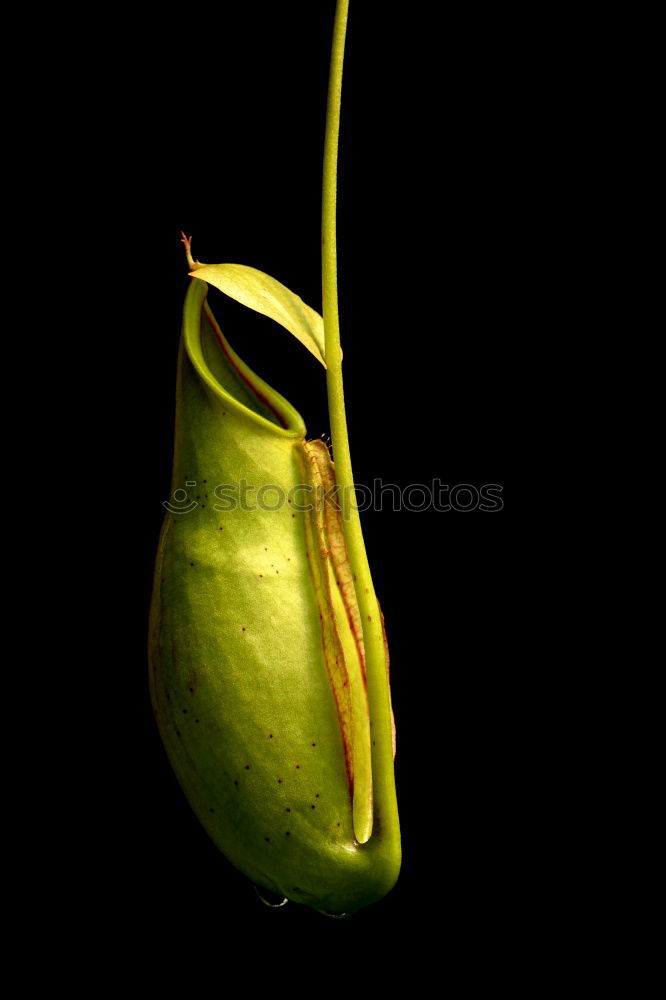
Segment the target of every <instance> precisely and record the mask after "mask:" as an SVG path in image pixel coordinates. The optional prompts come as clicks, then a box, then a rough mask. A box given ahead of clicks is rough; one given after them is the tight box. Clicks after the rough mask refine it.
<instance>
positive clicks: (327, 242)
mask: <svg viewBox="0 0 666 1000" xmlns="http://www.w3.org/2000/svg"><path fill="white" fill-rule="evenodd" d="M348 11H349V0H338V3H337V7H336V11H335V25H334V29H333V47H332V51H331V69H330V76H329V88H328V105H327V110H326V139H325V144H324V184H323V200H322V286H323V314H324V332H325V338H326V365H327V369H326V383H327V388H328V410H329V416H330V421H331V439H332V444H333V458H334V460H335V474H336V479H337V482H338V484H339V485H340V487H341V489H340V493H341V495H342V504H343V524H344V532H345V541H346V545H347V553H348V556H349V562H350V565H351V570H352V574H353V577H354V581H355V587H356V596H357V600H358V606H359V611H360V613H361V620H362V623H363V642H364V646H365V659H366V674H367V681H368V701H369V705H370V724H371V726H372V740H373V747H372V778H373V793H374V802H375V819H376V820H377V819H379V820H380V829H381V835H382V837H384V836H394V837H396V836H399V827H398V810H397V804H396V796H395V782H394V777H393V749H392V735H391V709H390V696H389V686H388V677H387V664H386V651H385V647H384V635H383V629H382V622H381V614H380V611H379V604H378V603H377V597H376V596H375V590H374V587H373V584H372V577H371V575H370V567H369V565H368V557H367V554H366V551H365V543H364V541H363V532H362V530H361V520H360V517H359V513H358V507H357V504H356V503H355V502H354V498H355V494H354V476H353V473H352V465H351V457H350V453H349V435H348V432H347V417H346V413H345V399H344V389H343V382H342V350H341V347H340V321H339V316H338V285H337V245H336V203H337V167H338V135H339V131H340V99H341V94H342V67H343V61H344V50H345V36H346V32H347V15H348Z"/></svg>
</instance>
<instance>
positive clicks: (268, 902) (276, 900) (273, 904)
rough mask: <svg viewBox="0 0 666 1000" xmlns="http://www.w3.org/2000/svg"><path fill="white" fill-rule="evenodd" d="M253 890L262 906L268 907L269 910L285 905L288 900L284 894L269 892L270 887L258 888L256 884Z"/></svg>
mask: <svg viewBox="0 0 666 1000" xmlns="http://www.w3.org/2000/svg"><path fill="white" fill-rule="evenodd" d="M254 891H255V892H256V894H257V896H258V897H259V899H260V900H261V902H262V903H263V904H264V906H268V907H270V909H271V910H279V909H280V907H281V906H286V904H287V903H288V902H289V900H288V899H287V897H286V896H279V895H278V894H277V893H275V892H271V891H270V889H264V888H261V889H260V888H259V886H258V885H255V886H254Z"/></svg>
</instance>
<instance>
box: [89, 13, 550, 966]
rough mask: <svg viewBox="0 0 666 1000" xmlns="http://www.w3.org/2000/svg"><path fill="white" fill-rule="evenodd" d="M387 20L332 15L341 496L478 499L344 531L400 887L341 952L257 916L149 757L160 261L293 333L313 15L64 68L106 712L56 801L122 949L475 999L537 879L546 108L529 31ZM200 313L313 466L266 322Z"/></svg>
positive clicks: (316, 101)
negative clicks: (471, 489) (220, 266)
mask: <svg viewBox="0 0 666 1000" xmlns="http://www.w3.org/2000/svg"><path fill="white" fill-rule="evenodd" d="M387 11H388V9H387V8H384V5H377V4H363V3H361V2H359V0H352V11H351V15H350V21H349V34H348V45H347V57H346V65H345V80H344V91H343V116H342V132H341V147H340V181H339V200H340V208H339V216H338V231H339V265H340V274H339V282H340V307H341V323H342V338H343V349H344V353H345V380H346V381H345V387H346V396H347V410H348V420H349V424H350V437H351V449H352V459H353V463H354V471H355V478H356V480H357V481H358V482H360V483H369V484H371V483H372V481H373V480H374V479H375V478H380V477H381V478H382V479H383V480H384V481H385V482H391V483H397V484H399V485H402V486H405V485H408V484H410V483H425V484H429V483H430V482H431V481H432V480H433V479H434V478H439V479H441V481H442V482H443V483H445V484H449V485H455V484H457V483H469V484H473V485H476V486H477V487H479V486H481V485H482V484H485V483H495V484H500V485H501V486H502V488H503V494H502V496H503V501H504V508H503V509H502V510H501V511H496V512H492V513H490V512H480V511H470V512H467V513H463V512H459V511H458V512H457V511H449V512H433V511H429V512H421V513H410V512H399V513H394V512H392V511H391V510H390V509H389V510H385V511H382V512H375V513H368V514H366V515H364V517H363V526H364V532H365V537H366V544H367V548H368V553H369V558H370V564H371V567H372V570H373V575H374V579H375V582H376V588H377V591H378V595H379V598H380V601H381V604H382V607H383V610H384V614H385V617H386V623H387V631H388V638H389V644H390V651H391V675H392V691H393V700H394V706H395V712H396V720H397V728H398V756H397V760H396V775H397V783H398V795H399V803H400V807H401V819H402V830H403V847H404V866H403V872H402V875H401V878H400V881H399V883H398V885H397V887H396V888H395V889H394V891H393V892H392V893H391V894H390V896H388V897H387V898H386V899H385V900H384V901H383V902H381V903H379V904H377V905H375V906H373V907H372V908H370V909H368V910H367V911H364V912H362V913H360V914H358V915H357V916H355V917H354V918H353V919H352V920H348V921H330V920H327V919H326V918H324V917H322V916H320V915H318V914H316V913H313V912H310V911H308V910H306V909H304V908H301V907H298V906H294V905H293V904H290V905H289V906H288V907H285V908H284V909H282V910H276V911H272V910H268V909H266V908H265V907H264V906H263V905H262V904H261V903H260V902H259V901H258V900H257V899H256V897H255V895H254V893H253V890H252V887H251V885H250V884H249V883H248V882H247V880H246V879H245V878H244V877H242V876H241V875H240V874H238V873H237V872H236V871H235V870H234V869H233V868H232V867H231V866H230V865H229V864H228V863H227V862H226V860H225V859H224V858H223V857H222V856H221V855H220V854H219V853H218V852H217V850H216V849H215V848H214V847H213V845H212V844H211V843H210V842H209V841H208V839H207V837H206V835H205V834H204V833H203V831H202V830H201V829H200V828H199V825H198V823H197V821H196V819H195V818H194V816H193V815H192V814H191V812H190V810H189V807H188V805H187V803H186V802H185V799H184V797H183V796H182V793H181V792H180V790H179V788H178V786H177V783H176V780H175V778H174V777H173V775H172V773H171V771H170V768H169V765H168V763H167V760H166V757H165V755H164V753H163V750H162V748H161V744H160V742H159V737H158V734H157V730H156V727H155V724H154V721H153V718H152V714H151V710H150V705H149V700H148V690H147V667H146V660H145V646H146V619H147V613H148V604H149V599H150V587H151V582H152V581H151V576H152V563H153V559H154V554H155V548H156V544H157V538H158V533H159V528H160V524H161V520H162V512H163V511H162V506H161V504H162V501H163V500H164V499H166V498H167V497H168V491H169V479H170V462H171V447H172V435H173V416H174V412H173V406H174V401H173V392H174V380H175V368H176V352H177V345H178V338H179V330H180V314H181V308H182V301H183V297H184V294H185V291H186V287H187V280H188V279H187V276H186V268H185V262H184V256H183V248H182V246H181V244H180V242H179V233H180V230H181V229H184V230H185V231H186V232H187V233H188V234H192V235H193V238H194V244H193V250H194V254H195V256H196V257H198V258H199V259H201V260H204V261H206V262H209V263H216V262H222V261H233V262H238V263H244V264H250V265H252V266H255V267H258V268H260V269H261V270H264V271H267V272H268V273H269V274H272V275H274V276H275V277H277V278H278V279H279V280H281V281H282V282H284V283H285V284H286V285H287V286H289V287H290V288H292V289H293V290H294V291H296V292H297V293H299V294H300V295H301V296H302V297H303V298H304V299H305V301H307V302H308V303H310V304H311V305H313V306H314V307H315V308H318V309H319V308H320V306H321V291H320V255H319V238H320V237H319V227H320V191H321V160H322V149H323V133H324V115H325V100H326V86H327V76H328V58H329V47H330V34H331V28H332V22H333V12H334V3H329V2H321V3H312V4H304V5H300V4H290V3H286V4H282V5H279V6H278V5H276V4H268V3H266V4H249V3H248V4H245V5H240V6H236V7H234V8H233V9H228V10H225V9H222V10H221V11H219V12H218V13H217V14H213V13H211V12H210V11H208V10H199V9H198V8H196V9H193V10H192V11H191V12H190V13H188V14H186V13H185V12H183V11H180V12H179V13H177V14H174V13H172V14H167V13H164V12H162V14H161V15H160V18H161V20H160V21H159V22H158V23H154V22H151V23H150V24H149V23H147V22H146V23H142V22H140V21H139V20H138V18H137V19H136V20H131V19H129V18H128V21H127V24H128V25H129V24H130V23H131V31H128V32H127V34H126V35H124V36H123V42H122V45H118V46H117V47H116V48H115V49H114V51H113V55H112V56H109V55H103V54H101V53H97V54H96V53H91V54H90V55H89V56H88V57H87V58H88V59H89V67H88V69H89V83H90V82H91V83H92V89H93V91H94V95H95V110H94V118H93V120H94V143H93V144H91V147H90V148H89V150H88V153H87V156H86V157H84V158H83V159H82V161H81V162H80V178H81V181H82V183H84V184H86V185H89V186H88V187H86V190H88V191H89V195H88V198H89V205H90V213H91V218H90V219H89V220H88V229H86V230H85V231H86V233H87V234H89V237H90V239H91V240H92V239H94V240H95V243H96V245H97V246H100V245H101V249H102V252H103V254H104V259H105V260H106V261H107V262H108V264H107V266H106V268H105V270H104V272H103V273H100V274H99V275H93V280H92V281H89V286H90V287H91V290H92V291H93V292H94V294H95V296H96V298H95V302H96V304H95V317H96V320H97V323H98V324H99V326H98V328H99V330H101V331H103V333H102V345H103V346H101V347H100V343H99V342H98V341H96V352H97V353H96V354H95V363H96V365H97V368H98V375H99V378H100V379H101V380H102V382H101V383H100V384H103V385H104V392H103V393H101V394H100V393H99V392H97V391H96V392H95V407H96V409H95V411H94V417H91V419H94V420H96V421H97V422H98V425H99V426H100V427H102V426H103V427H104V429H105V430H106V431H107V432H108V433H107V439H108V441H109V442H110V445H109V447H108V449H107V450H106V451H104V453H102V451H103V448H105V447H106V446H102V445H100V446H99V451H98V452H97V453H96V455H95V456H93V464H96V465H97V466H98V471H99V470H100V469H101V470H104V469H109V470H111V471H110V473H109V475H108V481H107V483H106V496H107V497H108V498H110V499H107V500H106V501H105V503H104V514H103V516H100V518H97V517H96V515H95V514H93V521H94V524H95V535H94V539H92V538H91V554H90V557H89V558H90V565H89V566H88V570H89V578H90V579H99V574H98V564H97V563H96V562H95V560H96V556H95V555H94V553H95V552H99V541H100V533H101V536H102V543H103V545H104V547H105V551H106V555H107V562H106V565H107V566H108V570H107V571H106V572H105V574H104V576H105V579H104V580H103V581H102V582H101V583H100V584H99V586H100V588H101V590H102V591H103V592H104V595H105V600H104V601H103V602H101V604H102V605H103V610H102V611H99V612H98V613H97V617H96V618H95V619H94V621H93V627H99V631H98V636H101V639H98V647H97V651H98V655H99V657H100V663H101V664H102V666H97V665H95V667H94V670H93V672H94V674H95V679H96V681H98V682H99V680H100V677H101V678H102V683H101V687H102V689H103V693H102V694H101V695H100V696H95V705H94V710H91V707H90V706H87V711H88V713H89V716H90V722H89V725H90V727H91V728H92V729H95V728H96V726H97V720H98V718H99V719H102V718H103V719H104V722H106V721H107V719H108V717H110V718H111V725H110V727H109V728H108V736H107V735H105V736H104V737H103V738H102V743H103V747H102V749H101V750H99V751H97V750H95V751H92V750H91V753H90V757H89V759H88V761H87V764H88V765H89V769H90V774H88V771H87V770H86V772H85V776H84V775H83V772H82V776H81V790H82V792H83V793H84V795H85V798H86V802H87V803H89V804H90V807H91V810H90V816H91V819H90V820H89V823H88V825H85V824H84V826H83V828H82V830H81V838H80V847H81V850H82V854H83V855H84V856H85V858H86V862H85V864H86V869H87V872H88V876H89V882H88V884H87V886H86V898H87V899H88V903H87V906H88V907H89V908H90V909H91V910H92V911H94V913H95V914H98V913H99V912H100V911H104V912H107V913H110V912H112V913H114V914H115V913H117V912H118V910H119V909H120V910H121V911H122V918H121V919H120V922H119V925H118V926H119V934H120V937H121V940H123V941H125V943H127V941H128V940H130V939H131V940H133V941H137V940H140V939H141V937H142V935H144V934H150V935H153V934H154V935H156V936H157V937H160V936H161V938H162V940H166V939H171V938H172V937H173V938H175V939H177V938H178V937H179V935H186V934H187V935H190V934H191V935H194V936H201V940H203V937H204V936H205V937H206V938H207V939H208V936H209V935H210V939H213V940H218V941H219V942H222V941H224V942H226V944H225V947H235V946H236V943H238V942H241V941H244V942H254V943H257V942H263V941H269V940H270V941H274V942H290V941H292V942H293V941H296V940H298V941H300V942H302V941H303V940H305V939H306V937H307V940H314V941H320V942H322V943H323V944H324V945H327V944H329V943H330V944H331V945H332V946H333V945H335V946H338V945H340V944H341V943H344V945H345V947H348V946H351V944H352V942H356V943H357V944H358V943H360V942H365V943H367V942H370V941H384V942H385V943H386V946H387V947H388V946H390V945H391V943H392V942H396V943H399V942H401V941H404V939H405V936H406V935H407V934H410V935H416V936H417V938H418V940H419V941H420V943H421V947H422V948H426V949H431V948H433V949H435V950H436V951H437V952H438V953H439V952H443V954H444V955H445V956H448V959H450V960H451V961H452V962H453V963H454V964H457V965H458V966H462V965H465V964H466V963H468V962H469V964H470V968H471V969H472V970H473V971H474V970H477V971H478V970H480V969H481V968H487V967H488V966H492V967H494V968H496V967H498V966H499V965H501V964H506V965H507V967H509V968H510V967H512V966H513V965H514V963H516V962H517V961H518V956H519V952H520V950H521V949H523V948H524V946H525V942H526V940H528V939H532V938H533V935H534V922H533V921H534V912H535V906H536V905H537V903H536V901H537V899H539V898H540V896H541V893H542V885H543V881H544V878H545V871H546V869H547V865H548V862H547V859H545V858H544V857H543V856H541V854H540V851H539V848H538V846H537V844H538V840H539V831H538V828H537V827H538V822H540V821H538V820H537V819H536V817H535V813H534V808H535V796H536V786H537V785H538V781H539V778H538V771H539V764H538V761H536V760H535V759H534V756H533V753H532V752H531V750H530V747H531V741H532V732H533V730H534V729H536V728H538V726H539V713H540V711H541V708H540V704H541V700H542V693H541V692H540V691H538V690H537V689H536V686H535V681H534V676H533V671H532V666H531V664H530V663H529V661H528V660H526V659H525V655H524V654H525V650H524V649H523V648H521V649H520V651H519V650H518V647H519V646H521V647H522V638H519V636H520V635H521V633H522V630H523V629H524V624H525V623H524V616H523V608H522V605H521V592H522V590H523V589H524V588H525V587H526V586H529V580H526V579H524V578H523V576H522V574H523V547H524V542H525V539H524V525H525V521H526V518H527V517H528V516H529V514H530V511H529V509H528V508H529V505H530V503H531V502H532V501H530V499H529V495H528V494H529V490H527V491H526V490H525V488H524V486H523V485H521V482H520V480H523V482H524V480H525V478H526V476H527V475H529V470H530V466H531V462H532V455H533V453H534V447H535V445H534V439H535V430H536V431H537V433H538V428H536V429H535V427H534V426H532V424H531V421H530V416H529V409H530V402H529V392H530V391H531V390H530V389H529V386H530V385H531V379H530V377H529V374H527V375H526V373H529V369H530V365H531V359H532V358H533V356H534V338H535V330H536V329H537V327H538V324H539V323H540V322H542V321H543V314H544V308H543V306H544V304H543V301H541V302H540V303H539V302H538V296H539V291H540V278H539V275H540V270H541V264H540V260H541V258H542V254H543V243H544V228H545V226H546V220H547V216H548V213H549V212H550V211H551V208H552V201H551V199H550V196H549V191H550V188H551V177H550V175H549V173H548V170H549V168H548V166H547V162H548V149H547V144H545V142H544V140H543V137H542V134H541V130H540V123H541V121H542V118H543V116H544V114H545V113H546V108H547V106H548V102H549V96H548V95H547V93H546V87H545V85H543V84H541V83H540V82H539V77H538V74H536V73H535V71H534V68H535V66H536V65H537V64H538V63H539V60H540V58H541V57H542V55H543V49H544V47H545V42H544V41H543V37H544V36H543V26H542V25H536V24H534V25H532V36H531V43H530V45H529V46H526V45H525V44H524V38H525V35H524V32H525V24H524V22H519V21H518V19H516V20H515V21H513V20H512V19H511V18H510V17H509V16H508V15H507V14H506V12H503V13H502V15H501V17H500V16H493V15H489V14H488V13H487V12H486V13H484V15H483V17H481V15H477V14H475V13H473V12H471V13H470V14H469V16H468V17H466V18H461V17H459V16H458V15H456V14H452V13H451V12H444V13H442V11H440V13H439V17H440V18H441V19H439V20H438V22H437V25H435V24H434V23H433V19H432V18H433V6H432V5H430V4H413V5H411V7H410V10H409V16H406V15H402V16H400V17H399V16H398V15H397V14H390V13H388V12H387ZM96 59H99V60H100V61H101V62H99V63H96ZM528 81H529V85H528ZM85 124H86V116H85V115H83V114H82V116H81V125H82V127H84V126H85ZM100 271H101V269H100ZM211 302H212V304H213V307H214V310H215V312H216V315H217V317H218V319H219V320H220V322H221V325H222V328H223V329H224V331H225V333H226V334H227V336H228V337H229V339H230V341H231V343H232V345H233V346H234V347H235V348H236V349H237V350H238V351H239V353H240V354H241V355H242V357H243V358H244V359H245V360H246V361H247V362H248V363H249V364H250V366H251V367H252V368H253V369H254V370H255V371H257V372H258V373H259V374H260V375H261V376H263V377H264V378H265V379H266V380H267V381H269V382H270V383H271V384H272V385H273V386H274V387H275V388H276V389H277V390H278V391H279V392H281V393H282V394H283V395H284V396H286V397H287V398H288V399H289V400H290V401H291V402H292V403H293V405H295V406H296V408H297V409H298V410H299V412H300V413H301V414H302V415H303V417H304V419H305V422H306V425H307V427H308V432H309V435H310V436H312V437H315V436H319V435H320V434H322V433H326V432H327V431H328V420H327V411H326V397H325V383H324V378H323V375H322V372H321V370H319V369H318V366H317V365H316V362H314V361H313V359H312V358H311V357H310V356H309V355H308V354H307V353H306V352H305V351H304V350H303V349H302V348H301V347H300V345H298V344H297V343H296V342H295V341H292V338H290V337H289V336H288V334H286V333H284V332H283V331H281V330H279V329H278V328H277V327H275V326H274V325H273V324H271V323H270V322H268V321H267V320H265V319H263V318H261V317H257V316H256V315H255V314H252V313H249V312H247V311H244V310H243V309H242V307H240V306H238V305H236V304H235V303H233V302H230V301H229V300H225V299H223V298H222V296H219V295H217V293H214V292H211ZM546 305H547V303H546ZM519 473H520V476H519V475H518V474H519ZM95 546H96V548H95ZM91 669H93V668H92V667H91ZM104 732H105V733H106V732H107V730H106V729H104ZM93 816H94V817H95V819H94V820H93V819H92V817H93Z"/></svg>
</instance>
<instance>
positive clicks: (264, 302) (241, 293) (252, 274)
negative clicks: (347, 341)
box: [191, 262, 326, 368]
mask: <svg viewBox="0 0 666 1000" xmlns="http://www.w3.org/2000/svg"><path fill="white" fill-rule="evenodd" d="M191 275H192V277H193V278H199V279H200V280H201V281H206V282H207V283H208V284H209V285H213V287H215V288H219V290H220V291H221V292H224V294H225V295H228V296H229V297H230V298H232V299H235V300H236V301H237V302H240V303H241V304H242V305H244V306H248V307H249V308H250V309H254V310H255V312H258V313H262V315H264V316H268V317H270V319H274V320H275V322H276V323H279V324H280V325H281V326H283V327H284V328H285V329H286V330H289V332H290V333H293V335H294V337H296V339H297V340H300V342H301V344H303V346H304V347H307V349H308V351H310V353H311V354H314V356H315V358H316V359H317V361H320V362H321V364H322V365H323V366H324V368H325V367H326V362H325V361H324V354H325V349H324V321H323V319H322V318H321V316H320V315H319V313H318V312H315V310H314V309H312V308H310V306H309V305H306V303H305V302H303V299H301V298H300V297H299V296H298V295H295V294H294V292H292V291H290V290H289V289H288V288H287V287H286V286H285V285H283V284H281V283H280V282H279V281H276V279H275V278H271V276H270V274H264V272H263V271H258V270H257V269H256V268H255V267H246V266H245V265H244V264H199V263H198V262H197V263H195V269H194V270H193V271H192V272H191Z"/></svg>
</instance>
